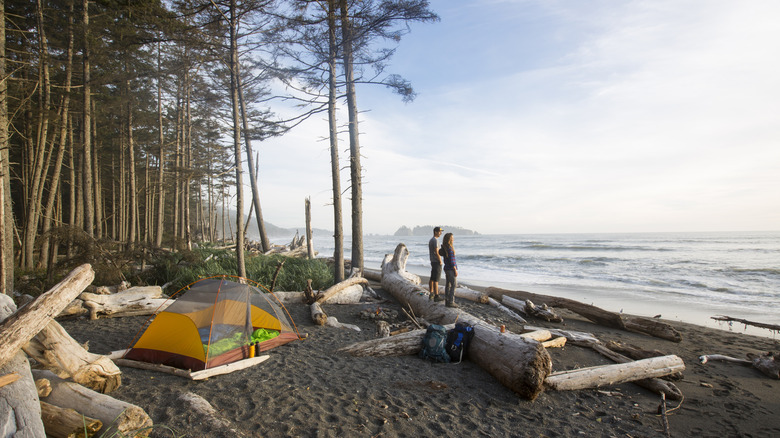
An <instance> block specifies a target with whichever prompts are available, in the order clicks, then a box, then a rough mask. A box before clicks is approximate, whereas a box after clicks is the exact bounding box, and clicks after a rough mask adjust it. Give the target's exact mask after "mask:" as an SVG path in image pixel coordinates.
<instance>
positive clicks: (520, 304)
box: [501, 296, 563, 322]
mask: <svg viewBox="0 0 780 438" xmlns="http://www.w3.org/2000/svg"><path fill="white" fill-rule="evenodd" d="M501 303H502V304H504V305H506V306H507V307H510V308H513V309H517V310H519V311H521V312H523V313H525V314H526V315H528V316H533V317H536V318H541V319H544V320H545V321H548V322H563V318H561V317H560V316H558V314H557V313H555V312H554V311H553V310H552V309H550V308H549V307H547V305H546V304H542V305H541V306H537V305H535V304H534V303H533V302H532V301H531V300H518V299H515V298H512V297H509V296H504V297H503V298H502V299H501Z"/></svg>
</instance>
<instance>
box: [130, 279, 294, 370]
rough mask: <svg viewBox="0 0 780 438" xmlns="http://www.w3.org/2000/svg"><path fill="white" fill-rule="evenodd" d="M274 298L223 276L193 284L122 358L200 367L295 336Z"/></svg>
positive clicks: (227, 361)
mask: <svg viewBox="0 0 780 438" xmlns="http://www.w3.org/2000/svg"><path fill="white" fill-rule="evenodd" d="M274 299H275V297H274V296H273V294H270V293H263V292H261V291H260V290H259V289H258V288H256V287H254V286H250V285H247V284H241V283H236V282H233V281H228V280H226V279H225V278H207V279H203V280H199V281H197V282H195V283H193V284H192V285H191V287H190V289H189V290H188V291H187V292H186V293H184V295H183V296H182V297H180V298H178V299H176V301H174V302H173V303H172V304H171V305H170V306H168V307H167V308H166V309H165V310H164V311H162V312H160V313H159V314H158V315H157V316H155V318H154V319H153V320H152V322H151V323H150V324H149V326H148V327H147V328H146V330H145V331H144V332H143V334H142V335H141V336H140V337H139V338H138V339H137V340H136V341H135V343H134V345H133V346H132V348H130V349H129V351H128V352H127V354H126V355H125V358H127V359H133V360H138V361H143V362H150V363H156V364H163V365H168V366H172V367H176V368H181V369H189V370H191V371H200V370H204V369H208V368H213V367H215V366H219V365H224V364H227V363H231V362H235V361H237V360H241V359H244V358H248V357H250V356H251V354H250V351H251V350H252V349H251V348H250V344H251V345H253V346H254V349H253V350H254V352H255V354H257V353H260V352H262V351H266V350H268V349H271V348H274V347H277V346H279V345H283V344H286V343H288V342H291V341H294V340H296V339H298V336H297V335H296V334H295V333H294V331H293V326H292V325H291V324H290V321H289V319H288V318H287V316H286V315H285V314H284V312H283V311H282V309H281V308H280V307H279V306H278V305H277V304H276V303H274V302H273V301H272V300H274Z"/></svg>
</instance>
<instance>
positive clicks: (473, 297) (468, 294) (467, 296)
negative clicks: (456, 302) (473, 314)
mask: <svg viewBox="0 0 780 438" xmlns="http://www.w3.org/2000/svg"><path fill="white" fill-rule="evenodd" d="M455 296H456V297H458V298H463V299H464V300H469V301H473V302H475V303H479V304H487V303H488V301H489V300H490V297H489V296H487V295H486V294H485V293H484V292H480V291H478V290H474V289H471V288H468V287H465V286H461V287H458V288H455Z"/></svg>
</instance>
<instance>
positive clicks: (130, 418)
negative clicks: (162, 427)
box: [33, 370, 153, 436]
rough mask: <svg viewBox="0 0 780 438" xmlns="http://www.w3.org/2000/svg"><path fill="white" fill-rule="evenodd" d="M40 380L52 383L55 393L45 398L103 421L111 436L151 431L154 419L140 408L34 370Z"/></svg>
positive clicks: (108, 434) (145, 433)
mask: <svg viewBox="0 0 780 438" xmlns="http://www.w3.org/2000/svg"><path fill="white" fill-rule="evenodd" d="M33 376H35V378H36V379H47V380H48V381H49V382H50V383H51V389H52V390H51V394H49V396H48V397H44V398H42V399H41V401H45V402H46V403H50V404H53V405H55V406H59V407H61V408H66V409H67V408H69V409H75V410H76V411H77V412H78V413H80V414H83V415H84V416H87V417H90V418H95V419H97V420H100V421H101V422H103V427H102V428H101V429H100V431H99V432H101V433H105V436H111V435H112V434H114V433H116V432H117V431H118V432H120V433H122V434H124V435H123V436H131V435H132V436H146V435H148V434H149V432H151V427H152V424H153V423H152V419H151V418H149V416H148V415H147V414H146V412H145V411H144V410H143V409H141V408H140V407H138V406H136V405H133V404H130V403H127V402H124V401H121V400H117V399H115V398H113V397H111V396H108V395H105V394H101V393H99V392H95V391H93V390H91V389H88V388H85V387H83V386H81V385H79V384H78V383H75V382H67V381H65V380H63V379H60V378H59V377H57V376H56V375H54V373H52V372H51V371H47V370H33Z"/></svg>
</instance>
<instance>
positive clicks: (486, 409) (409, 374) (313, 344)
mask: <svg viewBox="0 0 780 438" xmlns="http://www.w3.org/2000/svg"><path fill="white" fill-rule="evenodd" d="M374 288H375V290H376V291H377V292H378V293H379V294H380V296H382V297H383V298H386V301H385V302H381V303H378V304H377V303H372V304H360V305H326V306H325V308H324V310H325V311H326V312H327V313H328V315H330V316H335V317H337V318H338V320H339V321H341V322H343V323H349V324H355V325H357V326H359V327H360V329H361V330H360V331H359V332H358V331H354V330H351V329H347V328H341V329H337V328H333V327H321V326H316V325H314V324H313V323H312V322H311V318H310V315H309V309H308V307H307V306H305V305H302V304H290V305H288V310H289V312H290V314H291V316H292V317H293V319H294V321H295V324H296V325H297V327H298V329H299V331H300V332H301V333H307V334H308V338H307V339H305V340H301V341H296V342H292V343H290V344H287V345H284V346H282V347H279V348H277V349H274V350H271V351H270V352H269V354H270V356H271V357H270V359H269V360H267V361H266V362H264V363H263V364H261V365H258V366H256V367H253V368H250V369H246V370H242V371H238V372H235V373H232V374H229V375H225V376H219V377H213V378H210V379H208V380H206V381H202V382H192V381H188V380H186V379H183V378H181V377H175V376H170V375H166V374H161V373H157V372H152V371H144V370H138V369H132V368H122V371H123V384H122V386H121V387H120V388H119V389H118V390H116V391H115V392H113V393H112V394H111V395H112V396H114V397H116V398H118V399H121V400H125V401H127V402H130V403H133V404H136V405H138V406H141V407H142V408H144V409H145V410H146V412H147V413H148V414H149V415H150V416H151V417H152V419H153V421H154V423H155V426H156V427H155V429H154V431H153V432H152V434H151V436H152V437H172V436H187V437H228V436H234V435H233V434H231V433H230V432H229V431H228V430H225V429H224V428H216V427H214V426H213V425H211V424H208V423H207V422H204V421H203V418H201V417H200V416H198V415H195V414H194V413H192V412H191V411H190V410H189V409H188V405H187V404H186V403H184V402H182V401H181V400H180V399H179V395H181V394H183V393H187V392H192V393H195V394H198V395H200V396H202V397H203V398H205V399H206V400H208V401H209V402H210V403H211V404H212V406H214V407H215V408H216V409H217V410H218V411H219V413H220V415H222V416H223V418H224V419H225V420H227V421H229V422H230V423H232V424H233V425H234V426H235V427H236V428H239V429H241V430H242V431H244V432H246V433H247V434H248V435H250V436H258V437H288V436H290V437H353V436H354V437H418V436H427V437H433V436H484V437H510V436H511V437H525V436H529V437H570V436H584V437H662V436H665V432H664V426H663V424H662V417H661V416H660V415H659V406H660V403H661V398H660V396H658V395H656V394H654V393H651V392H649V391H647V390H645V389H643V388H640V387H639V386H636V385H634V384H631V383H626V384H621V385H615V386H610V387H604V388H600V389H587V390H577V391H552V390H548V391H545V392H543V393H542V394H541V395H540V396H539V397H538V398H537V399H536V400H534V401H528V400H523V399H521V398H519V397H518V396H517V395H516V394H514V393H513V392H512V391H511V390H509V389H507V388H506V387H504V386H502V385H501V384H500V383H499V382H498V381H497V380H496V379H495V378H493V377H492V376H491V375H489V374H488V373H487V372H485V371H484V370H482V369H481V368H479V367H478V366H477V365H475V364H474V363H472V362H469V361H464V362H462V363H459V364H455V363H450V364H434V363H431V362H427V361H424V360H422V359H419V358H418V357H416V356H404V357H384V358H371V357H368V358H355V357H351V356H348V355H346V354H343V353H339V352H338V351H336V350H337V349H338V348H340V347H343V346H346V345H349V344H352V343H354V342H358V341H363V340H367V339H373V338H374V337H375V336H376V331H375V325H374V322H373V321H369V320H366V319H361V318H360V311H361V310H364V309H376V307H377V306H381V307H383V308H389V309H394V310H396V311H399V314H400V315H401V317H400V318H403V313H401V312H400V306H399V305H398V303H397V302H396V301H394V300H393V299H392V298H390V297H389V295H388V294H387V293H385V292H384V291H383V290H382V289H381V287H380V286H379V285H377V284H375V285H374ZM457 302H458V303H459V304H460V305H461V310H463V311H466V312H469V313H471V314H473V315H475V316H479V317H481V318H483V319H485V320H486V321H488V322H491V323H495V324H499V325H500V324H505V325H506V327H507V330H510V331H516V332H519V331H520V330H521V328H522V327H521V326H520V325H518V324H517V323H515V322H514V321H512V320H511V319H509V318H507V317H506V316H505V314H503V313H502V312H500V311H498V310H496V309H493V308H491V307H489V306H487V305H482V304H476V303H471V302H467V301H465V300H461V299H458V300H457ZM559 313H560V314H561V316H563V317H564V323H562V324H553V323H544V321H541V320H531V321H529V322H530V323H531V324H533V325H537V326H549V327H555V328H565V329H568V330H577V331H584V332H590V333H593V334H594V335H595V336H596V337H598V338H599V339H600V340H602V341H604V342H606V341H609V340H615V341H620V342H623V343H627V344H632V345H636V346H641V347H643V348H646V349H657V350H660V351H662V352H664V353H665V354H676V355H678V356H680V357H681V358H682V359H683V360H684V362H685V365H686V370H685V372H684V373H683V378H682V380H678V381H675V384H676V385H677V386H678V387H679V388H680V390H681V391H682V393H683V394H684V399H683V400H682V401H681V402H678V401H667V409H668V411H669V412H668V416H667V417H668V423H669V430H670V434H671V436H675V437H690V436H699V437H773V436H780V397H778V396H777V394H778V389H780V381H778V380H772V379H770V378H769V377H767V376H765V375H763V374H761V373H760V372H759V371H757V370H755V369H753V368H750V367H745V366H741V365H737V364H732V363H726V362H710V363H707V364H705V365H702V364H700V363H699V360H698V357H699V356H700V355H702V354H724V355H728V356H732V357H737V358H745V357H746V354H748V353H755V354H761V353H764V352H766V351H777V350H778V348H780V347H779V346H778V341H777V340H776V339H772V338H771V337H760V336H751V335H745V334H742V333H739V332H737V329H736V327H735V332H728V331H723V330H716V329H712V328H705V327H701V326H697V325H692V324H686V323H682V322H679V321H669V323H670V324H672V325H673V326H674V327H675V328H677V329H678V330H679V331H680V333H682V335H683V341H682V342H680V343H673V342H669V341H664V340H661V339H657V338H652V337H649V336H646V335H641V334H635V333H630V332H625V331H620V330H616V329H609V328H606V327H602V326H599V325H596V324H593V323H591V322H589V321H587V320H584V319H583V318H582V317H579V316H578V315H576V314H574V313H571V312H568V311H565V310H562V311H560V312H559ZM144 320H145V317H130V318H115V319H111V318H108V319H99V320H96V321H89V320H64V321H61V324H62V325H63V326H64V327H65V328H66V330H67V331H68V333H70V335H71V336H72V337H73V338H75V339H76V340H78V341H79V342H89V349H90V351H93V352H96V353H108V352H110V351H114V350H120V349H123V348H127V347H128V344H129V343H130V342H131V340H132V337H133V335H134V334H135V333H136V332H137V331H138V329H139V328H140V327H141V325H142V324H143V321H144ZM549 352H550V355H551V357H552V360H553V371H561V370H568V369H574V368H581V367H588V366H594V365H602V364H609V363H611V362H610V361H609V360H608V359H605V358H604V357H602V356H600V355H599V354H597V353H596V352H594V351H592V350H590V349H587V348H582V347H577V346H566V347H564V348H555V349H550V350H549Z"/></svg>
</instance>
